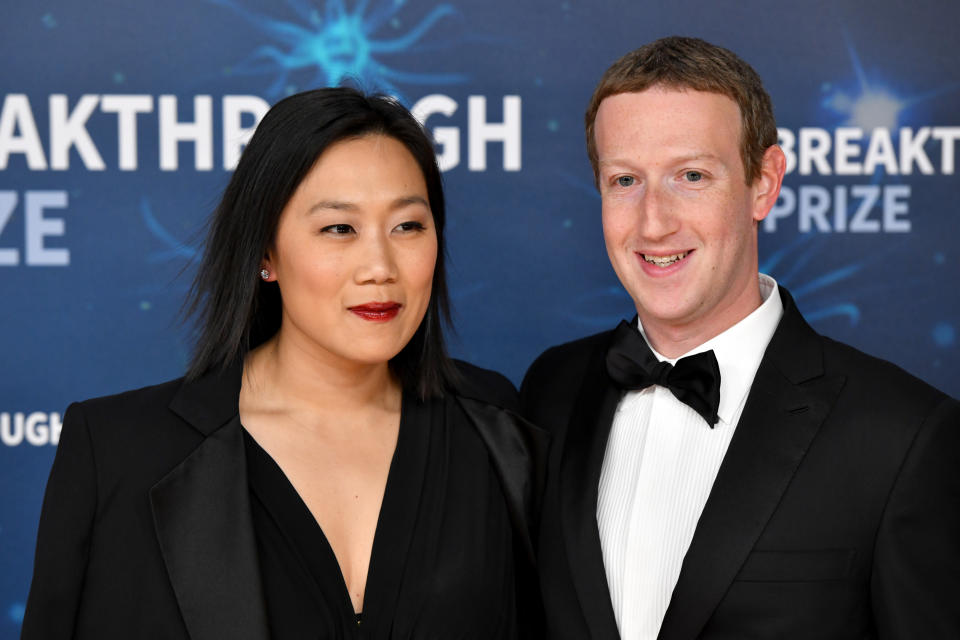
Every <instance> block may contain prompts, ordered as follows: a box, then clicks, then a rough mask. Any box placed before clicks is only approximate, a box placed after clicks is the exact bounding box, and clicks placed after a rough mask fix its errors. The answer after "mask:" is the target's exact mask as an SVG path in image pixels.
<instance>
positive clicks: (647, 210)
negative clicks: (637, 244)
mask: <svg viewBox="0 0 960 640" xmlns="http://www.w3.org/2000/svg"><path fill="white" fill-rule="evenodd" d="M677 213H678V210H677V203H676V202H675V198H673V197H672V196H671V195H670V194H669V193H668V192H667V190H666V189H665V188H664V187H661V186H659V185H656V184H648V185H647V186H646V188H645V189H644V191H643V193H642V194H640V195H639V196H638V198H637V215H638V216H639V221H640V224H639V232H640V234H641V236H642V237H643V238H644V239H646V240H660V239H662V238H665V237H667V236H669V235H670V234H671V233H674V232H675V231H677V229H678V228H679V226H680V219H679V217H678V215H677Z"/></svg>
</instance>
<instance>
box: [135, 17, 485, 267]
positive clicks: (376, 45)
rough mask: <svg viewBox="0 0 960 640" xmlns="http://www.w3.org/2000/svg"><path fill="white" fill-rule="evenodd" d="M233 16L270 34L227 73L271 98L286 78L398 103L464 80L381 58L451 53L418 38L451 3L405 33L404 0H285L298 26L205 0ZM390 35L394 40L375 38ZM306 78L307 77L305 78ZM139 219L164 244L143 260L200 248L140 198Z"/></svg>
mask: <svg viewBox="0 0 960 640" xmlns="http://www.w3.org/2000/svg"><path fill="white" fill-rule="evenodd" d="M210 2H213V3H214V4H217V5H220V6H223V7H226V8H229V9H230V10H232V11H234V12H236V13H237V14H239V15H240V16H241V17H243V18H244V19H245V20H247V21H248V22H249V23H250V24H252V25H253V26H254V27H256V28H257V29H259V30H260V31H262V32H264V33H265V34H266V35H267V36H269V37H270V38H271V39H272V40H273V43H271V44H264V45H261V46H259V47H257V48H256V49H254V50H253V52H252V53H251V54H250V55H249V56H248V57H247V58H246V59H245V60H243V61H242V62H240V63H239V64H237V65H236V66H234V67H232V68H231V69H230V72H231V73H233V74H245V75H268V76H272V78H273V80H272V84H271V85H270V87H269V88H268V89H267V90H266V92H265V93H266V95H267V96H268V97H271V98H276V97H280V96H282V95H286V94H289V93H292V92H294V91H296V90H297V88H296V86H294V85H293V84H291V81H292V74H300V75H297V78H300V79H304V80H305V82H304V83H303V84H304V85H305V86H308V87H316V86H338V85H340V84H341V83H342V82H344V81H351V82H355V83H357V84H358V85H359V86H360V88H362V89H364V90H366V91H381V92H385V93H388V94H391V95H393V96H395V97H397V98H399V99H401V100H403V94H402V92H401V90H400V89H399V87H398V85H401V84H410V85H418V86H423V85H443V84H455V83H460V82H464V81H465V80H466V78H467V76H466V75H464V74H460V73H434V72H408V71H401V70H398V69H394V68H392V67H390V66H387V64H386V63H384V62H382V61H381V59H380V58H382V57H385V56H390V55H395V54H402V53H416V52H424V51H430V50H443V49H446V48H449V47H450V46H452V45H453V44H455V43H454V42H452V41H451V39H450V36H448V35H442V34H441V35H437V34H433V35H431V37H430V39H429V42H425V41H424V38H425V37H426V36H427V35H428V33H429V32H430V31H431V30H432V29H433V28H434V26H435V25H437V24H438V23H439V22H440V21H441V20H443V19H444V18H454V17H456V16H458V15H459V14H458V12H457V11H456V9H454V8H453V7H452V6H451V5H449V4H439V5H437V6H435V7H433V9H431V10H430V11H429V12H428V13H427V15H426V16H425V17H423V18H422V19H421V20H420V21H419V22H418V23H417V24H416V25H414V26H412V27H410V28H409V29H406V30H404V29H403V21H402V19H401V16H400V12H401V11H402V9H403V8H404V6H405V5H406V0H381V1H379V2H374V3H373V5H372V6H371V2H370V0H358V2H356V3H355V4H354V5H353V9H352V10H350V9H348V8H347V5H346V3H345V2H344V0H329V1H328V2H327V3H326V4H323V5H319V4H317V5H315V4H313V3H310V2H307V1H306V0H286V4H287V5H288V6H289V7H290V8H291V9H292V10H293V12H294V13H295V14H296V15H297V17H299V18H300V20H301V21H302V23H303V24H298V23H294V22H286V21H283V20H279V19H274V18H270V17H268V16H264V15H261V14H259V13H256V12H254V11H251V10H249V9H247V8H245V7H243V6H242V5H241V4H240V3H239V2H235V1H234V0H210ZM388 30H393V31H394V32H396V35H394V36H392V37H391V36H384V35H378V34H382V33H383V32H385V31H388ZM303 74H306V75H303ZM140 215H141V218H142V219H143V221H144V224H145V225H146V228H147V230H148V231H149V232H150V234H151V235H152V236H153V237H154V238H156V239H157V240H158V241H159V242H160V244H161V245H162V246H163V248H162V249H160V250H157V251H154V252H151V253H150V254H148V255H147V260H148V261H149V262H160V261H168V260H178V259H192V258H194V257H196V256H197V255H198V252H199V249H198V248H197V247H193V246H190V245H188V244H185V243H183V242H181V241H180V240H178V239H177V238H176V237H175V236H174V234H172V233H171V232H170V231H169V230H168V229H166V228H165V227H164V226H163V225H162V224H161V223H160V221H159V219H158V218H157V216H156V215H154V212H153V209H152V208H151V205H150V202H149V200H148V199H147V197H146V196H144V197H143V198H142V199H141V202H140Z"/></svg>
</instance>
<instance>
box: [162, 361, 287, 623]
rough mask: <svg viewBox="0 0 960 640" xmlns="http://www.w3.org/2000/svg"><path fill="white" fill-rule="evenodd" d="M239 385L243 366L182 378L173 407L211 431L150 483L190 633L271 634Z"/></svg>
mask: <svg viewBox="0 0 960 640" xmlns="http://www.w3.org/2000/svg"><path fill="white" fill-rule="evenodd" d="M239 389H240V368H239V366H237V367H234V368H231V369H230V370H228V371H227V372H225V373H224V374H222V375H212V376H208V377H207V378H204V379H201V380H199V381H196V382H193V383H190V382H188V383H184V385H183V387H182V388H181V391H180V393H179V394H178V395H177V397H176V398H175V399H174V400H173V402H172V403H171V405H170V408H171V409H172V410H173V411H174V412H175V413H177V414H178V415H180V416H181V417H182V418H183V419H185V420H186V421H187V422H189V423H190V424H191V425H192V426H193V427H194V428H196V429H197V430H198V431H200V432H201V433H202V434H203V435H205V436H206V437H205V439H204V440H203V441H202V442H201V444H200V445H199V446H198V447H197V448H196V449H195V450H194V451H193V452H192V453H191V454H190V455H189V456H188V457H187V458H185V459H184V460H183V461H182V462H181V463H180V464H179V465H178V466H176V467H175V468H174V469H173V470H172V471H170V473H168V474H167V475H166V476H165V477H164V478H162V479H161V480H160V481H159V482H158V483H157V484H156V485H154V486H153V488H152V489H151V490H150V504H151V507H152V509H153V516H154V526H155V528H156V533H157V539H158V540H159V542H160V550H161V553H162V554H163V559H164V563H165V564H166V567H167V572H168V574H169V576H170V582H171V584H172V585H173V590H174V592H175V593H176V596H177V603H178V604H179V606H180V611H181V614H182V615H183V620H184V623H185V624H186V627H187V631H188V632H189V634H190V637H191V638H192V640H219V639H220V638H233V639H242V640H266V639H267V638H268V635H269V632H268V627H267V618H266V609H265V605H264V599H263V593H262V586H261V582H260V570H259V565H258V559H257V549H256V540H255V536H254V531H253V523H252V520H251V513H250V500H249V489H248V485H247V470H246V456H245V452H244V445H243V433H242V427H241V425H240V418H239V416H238V415H237V400H238V395H239Z"/></svg>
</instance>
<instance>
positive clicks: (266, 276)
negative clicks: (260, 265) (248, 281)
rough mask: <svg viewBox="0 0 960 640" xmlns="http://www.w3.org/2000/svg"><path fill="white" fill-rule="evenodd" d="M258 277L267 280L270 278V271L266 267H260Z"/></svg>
mask: <svg viewBox="0 0 960 640" xmlns="http://www.w3.org/2000/svg"><path fill="white" fill-rule="evenodd" d="M260 277H261V278H262V279H263V280H267V279H269V278H270V272H269V271H268V270H267V269H260Z"/></svg>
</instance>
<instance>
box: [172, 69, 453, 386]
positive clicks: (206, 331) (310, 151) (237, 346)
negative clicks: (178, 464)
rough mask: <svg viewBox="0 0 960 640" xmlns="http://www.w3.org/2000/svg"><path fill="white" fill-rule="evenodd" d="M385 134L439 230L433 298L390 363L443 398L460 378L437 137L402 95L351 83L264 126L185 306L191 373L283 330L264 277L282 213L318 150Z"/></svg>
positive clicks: (272, 288) (232, 358)
mask: <svg viewBox="0 0 960 640" xmlns="http://www.w3.org/2000/svg"><path fill="white" fill-rule="evenodd" d="M370 134H380V135H385V136H389V137H391V138H394V139H396V140H398V141H399V142H401V143H402V144H403V145H404V146H405V147H406V148H407V149H408V150H409V151H410V153H411V154H412V155H413V157H414V159H415V160H416V162H417V164H418V165H419V166H420V170H421V171H422V172H423V177H424V180H425V181H426V184H427V195H428V197H429V200H430V211H431V213H432V214H433V222H434V227H435V228H436V232H437V248H438V251H437V263H436V266H435V268H434V272H433V289H432V292H431V295H430V302H429V304H428V306H427V311H426V314H425V315H424V318H423V321H422V322H421V323H420V327H419V328H418V329H417V331H416V333H415V334H414V336H413V338H412V339H411V340H410V342H409V343H408V344H407V345H406V346H405V347H404V348H403V349H402V350H401V351H400V353H399V354H397V355H396V356H395V357H394V358H393V359H392V360H391V361H390V369H391V370H392V371H393V372H394V374H395V375H396V376H397V377H398V378H399V380H400V382H401V383H402V385H403V387H404V389H407V390H409V391H412V392H414V393H416V394H417V395H418V396H420V397H421V398H426V397H430V396H439V395H442V394H443V391H444V388H445V387H447V386H448V385H449V384H451V383H452V382H453V381H454V380H455V378H456V369H455V368H454V366H453V363H452V361H451V360H450V358H449V357H448V356H447V353H446V347H445V345H444V339H443V331H442V324H443V323H444V322H446V323H448V324H449V322H450V297H449V294H448V292H447V279H446V270H445V269H444V256H445V251H444V243H443V228H444V219H445V211H444V200H443V184H442V179H441V176H440V169H439V168H438V167H437V160H436V155H435V153H434V148H433V143H432V142H431V141H430V138H429V137H428V136H427V134H426V132H425V131H424V130H423V127H422V126H421V125H420V123H419V122H417V120H416V119H415V118H414V117H413V116H412V115H411V114H410V112H409V111H407V110H406V109H405V108H404V107H403V106H402V105H400V104H399V103H398V102H397V101H396V100H394V99H393V98H390V97H387V96H381V95H373V96H369V95H364V94H363V93H361V92H359V91H357V90H355V89H351V88H345V87H344V88H327V89H316V90H314V91H306V92H304V93H298V94H296V95H292V96H290V97H288V98H285V99H283V100H281V101H280V102H278V103H277V104H276V105H274V106H273V108H272V109H270V111H268V112H267V114H266V115H265V116H264V118H263V120H262V121H261V122H260V124H259V126H258V127H257V130H256V131H255V132H254V134H253V137H252V138H251V139H250V142H249V144H248V145H247V147H246V149H245V150H244V152H243V155H242V156H241V158H240V162H239V163H238V165H237V169H236V171H235V172H234V174H233V177H232V178H231V179H230V183H229V184H228V185H227V188H226V190H225V191H224V193H223V198H222V199H221V201H220V204H219V205H218V206H217V208H216V210H215V211H214V213H213V217H212V219H211V221H210V228H209V232H208V235H207V240H206V245H205V249H204V255H203V260H202V262H201V263H200V267H199V270H198V271H197V275H196V277H195V279H194V282H193V286H192V288H191V291H190V294H189V296H188V298H187V303H186V305H185V311H186V313H187V315H188V316H190V317H193V318H194V319H195V321H196V324H197V340H196V344H195V347H194V352H193V357H192V360H191V362H190V365H189V368H188V371H187V378H188V379H196V378H198V377H200V376H202V375H204V374H206V373H208V372H211V371H215V370H222V369H224V368H226V367H227V366H229V365H230V364H232V363H235V362H237V361H239V360H242V359H243V357H244V356H246V354H247V353H248V352H249V351H250V350H251V349H254V348H256V347H257V346H258V345H260V344H262V343H263V342H265V341H266V340H268V339H269V338H270V337H272V336H273V335H274V334H275V333H276V332H277V330H278V329H279V328H280V321H281V316H282V313H281V303H280V290H279V288H278V287H277V285H276V283H274V282H263V281H262V280H261V278H260V277H259V272H260V267H261V262H262V260H263V256H264V255H265V253H266V251H267V249H268V248H269V247H270V246H271V244H272V243H273V241H274V235H275V233H276V230H277V223H278V221H279V219H280V213H281V212H282V211H283V209H284V207H286V205H287V202H288V201H289V200H290V198H291V197H292V196H293V193H294V191H296V189H297V187H298V186H299V185H300V182H301V181H302V180H303V178H304V177H305V176H306V174H307V173H308V172H309V171H310V169H311V167H313V165H314V163H316V161H317V159H318V158H319V157H320V155H321V154H322V153H323V152H324V151H325V150H326V149H327V148H328V147H330V146H331V145H332V144H334V143H335V142H339V141H341V140H344V139H347V138H355V137H359V136H363V135H370Z"/></svg>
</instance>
